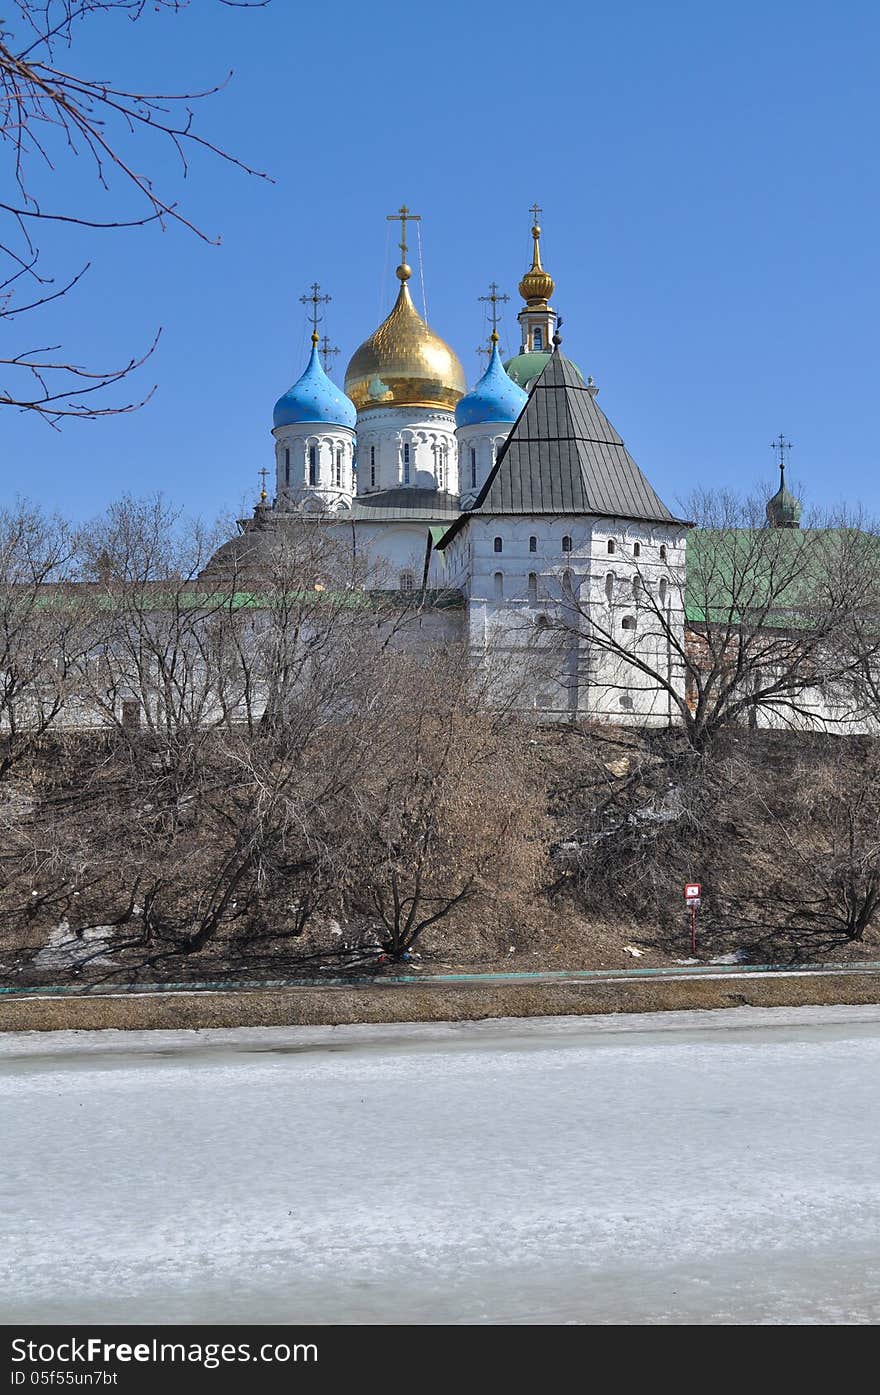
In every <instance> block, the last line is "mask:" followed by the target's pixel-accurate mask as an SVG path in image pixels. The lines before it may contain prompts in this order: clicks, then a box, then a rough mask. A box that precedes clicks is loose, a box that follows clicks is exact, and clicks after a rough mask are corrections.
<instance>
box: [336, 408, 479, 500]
mask: <svg viewBox="0 0 880 1395" xmlns="http://www.w3.org/2000/svg"><path fill="white" fill-rule="evenodd" d="M357 445H358V454H357V460H358V471H357V492H358V494H368V493H373V492H376V491H379V490H384V489H406V488H411V489H436V490H438V491H442V492H443V493H447V494H457V493H458V444H457V441H456V437H455V418H454V416H453V415H452V413H451V412H443V411H439V410H432V409H430V408H419V407H386V408H381V407H373V408H370V409H369V410H368V411H364V412H361V413H360V415H359V416H358V423H357Z"/></svg>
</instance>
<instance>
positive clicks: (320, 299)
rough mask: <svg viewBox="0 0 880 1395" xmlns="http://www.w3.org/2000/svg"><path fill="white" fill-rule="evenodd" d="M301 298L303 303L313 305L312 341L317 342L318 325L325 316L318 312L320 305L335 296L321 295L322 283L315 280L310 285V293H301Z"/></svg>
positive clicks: (310, 317) (311, 316)
mask: <svg viewBox="0 0 880 1395" xmlns="http://www.w3.org/2000/svg"><path fill="white" fill-rule="evenodd" d="M299 299H300V304H301V305H311V307H312V308H311V310H310V311H309V319H310V320H311V322H312V343H313V344H317V342H318V325H319V324H320V323H321V321H322V319H323V318H324V316H323V315H319V314H318V306H319V305H327V304H328V302H329V301H331V300H332V299H333V297H332V296H329V295H321V287H320V284H319V283H318V282H317V281H313V282H312V284H311V286H310V287H309V294H308V295H301V296H300V298H299Z"/></svg>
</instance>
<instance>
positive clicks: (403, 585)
mask: <svg viewBox="0 0 880 1395" xmlns="http://www.w3.org/2000/svg"><path fill="white" fill-rule="evenodd" d="M400 589H401V591H412V590H414V589H415V578H414V576H413V574H412V572H401V573H400Z"/></svg>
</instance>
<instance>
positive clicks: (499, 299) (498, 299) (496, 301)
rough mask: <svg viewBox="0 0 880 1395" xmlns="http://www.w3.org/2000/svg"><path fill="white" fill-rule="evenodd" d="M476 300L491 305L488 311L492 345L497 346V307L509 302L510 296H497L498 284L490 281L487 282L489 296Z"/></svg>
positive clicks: (482, 296)
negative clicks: (490, 318)
mask: <svg viewBox="0 0 880 1395" xmlns="http://www.w3.org/2000/svg"><path fill="white" fill-rule="evenodd" d="M478 299H479V300H483V301H487V302H488V304H489V305H491V307H492V308H491V310H490V311H489V314H490V315H491V317H492V343H493V344H497V343H498V306H499V305H501V304H503V303H504V302H505V301H507V300H510V296H509V295H499V294H498V282H497V281H490V282H489V294H488V295H481V296H479V297H478Z"/></svg>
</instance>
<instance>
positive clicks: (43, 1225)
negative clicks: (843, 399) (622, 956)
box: [0, 1007, 880, 1323]
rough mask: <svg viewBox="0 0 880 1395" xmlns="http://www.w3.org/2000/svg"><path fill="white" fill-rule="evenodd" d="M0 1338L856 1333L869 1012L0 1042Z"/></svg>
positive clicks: (878, 1256) (874, 1019)
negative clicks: (380, 1328) (761, 1327)
mask: <svg viewBox="0 0 880 1395" xmlns="http://www.w3.org/2000/svg"><path fill="white" fill-rule="evenodd" d="M0 1147H2V1166H0V1209H2V1213H3V1214H2V1218H0V1223H2V1234H3V1243H2V1248H0V1321H5V1322H11V1321H43V1322H87V1321H96V1320H104V1321H109V1322H115V1321H129V1322H130V1321H135V1322H137V1321H148V1320H157V1321H165V1322H199V1321H206V1322H225V1321H229V1322H259V1321H266V1322H287V1321H290V1322H298V1321H321V1322H587V1323H608V1322H625V1323H632V1322H720V1323H725V1322H740V1323H756V1322H757V1323H766V1322H876V1321H878V1320H880V1167H878V1160H880V1007H877V1008H875V1007H867V1008H803V1009H774V1010H763V1011H762V1010H756V1009H750V1008H740V1009H733V1010H730V1011H725V1012H702V1013H696V1012H693V1013H670V1014H664V1015H651V1016H641V1017H602V1018H551V1019H537V1020H535V1019H533V1020H531V1021H511V1020H508V1021H501V1022H489V1023H480V1024H474V1023H461V1024H457V1025H448V1026H447V1025H440V1026H437V1025H434V1026H424V1027H422V1026H417V1027H410V1026H400V1027H338V1028H298V1029H293V1028H291V1029H283V1028H279V1029H254V1030H242V1031H212V1032H144V1033H122V1032H101V1033H98V1032H94V1033H86V1032H77V1033H57V1034H53V1035H48V1034H46V1035H43V1034H37V1033H29V1034H23V1035H15V1036H6V1037H2V1036H0Z"/></svg>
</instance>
